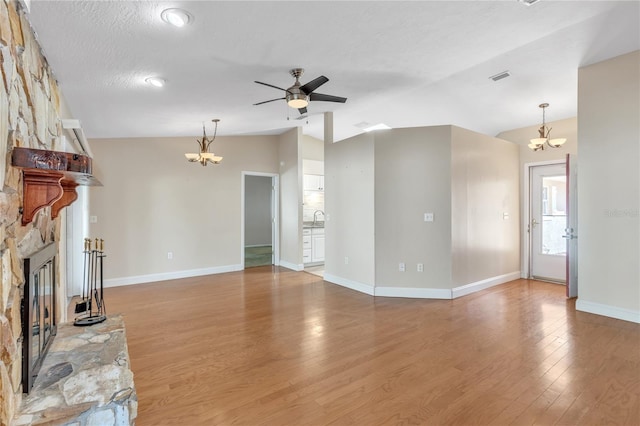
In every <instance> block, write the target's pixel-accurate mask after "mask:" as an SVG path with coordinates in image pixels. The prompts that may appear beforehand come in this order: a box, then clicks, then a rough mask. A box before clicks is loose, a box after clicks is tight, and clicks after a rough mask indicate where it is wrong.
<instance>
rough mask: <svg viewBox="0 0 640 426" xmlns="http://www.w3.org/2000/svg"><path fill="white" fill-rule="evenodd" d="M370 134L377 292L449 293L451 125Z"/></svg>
mask: <svg viewBox="0 0 640 426" xmlns="http://www.w3.org/2000/svg"><path fill="white" fill-rule="evenodd" d="M374 135H375V136H374V137H375V218H376V220H375V238H376V240H375V246H376V264H375V268H376V287H411V288H436V289H444V288H451V126H438V127H421V128H409V129H394V130H388V131H379V132H376V133H375V134H374ZM424 213H433V214H434V218H435V220H434V222H425V221H424ZM400 262H403V263H405V268H406V270H405V272H400V271H399V263H400ZM418 263H422V264H423V265H424V271H423V272H418V271H417V264H418Z"/></svg>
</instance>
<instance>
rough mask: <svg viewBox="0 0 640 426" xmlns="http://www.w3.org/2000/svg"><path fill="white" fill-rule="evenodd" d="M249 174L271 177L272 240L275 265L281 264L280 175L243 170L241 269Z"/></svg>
mask: <svg viewBox="0 0 640 426" xmlns="http://www.w3.org/2000/svg"><path fill="white" fill-rule="evenodd" d="M247 176H261V177H270V178H271V188H272V191H271V242H272V244H273V247H272V249H273V257H272V258H273V265H275V266H278V265H280V208H279V206H280V175H279V174H277V173H263V172H251V171H242V174H241V185H240V217H241V220H240V269H241V270H244V218H245V205H244V197H245V188H246V177H247Z"/></svg>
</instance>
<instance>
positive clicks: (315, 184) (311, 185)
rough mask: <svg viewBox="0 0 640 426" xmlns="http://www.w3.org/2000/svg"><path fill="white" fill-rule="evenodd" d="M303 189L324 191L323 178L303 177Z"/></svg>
mask: <svg viewBox="0 0 640 426" xmlns="http://www.w3.org/2000/svg"><path fill="white" fill-rule="evenodd" d="M303 187H304V190H305V191H324V176H322V175H304V176H303Z"/></svg>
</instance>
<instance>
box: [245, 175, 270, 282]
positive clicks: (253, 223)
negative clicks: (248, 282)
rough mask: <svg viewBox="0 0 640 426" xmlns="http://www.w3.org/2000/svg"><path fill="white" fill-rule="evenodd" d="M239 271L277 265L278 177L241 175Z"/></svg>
mask: <svg viewBox="0 0 640 426" xmlns="http://www.w3.org/2000/svg"><path fill="white" fill-rule="evenodd" d="M241 198H242V217H243V220H242V232H241V238H242V244H241V247H242V250H241V259H242V268H243V269H244V268H251V267H255V266H266V265H278V263H279V261H278V259H279V240H278V234H279V232H278V208H277V206H278V202H277V200H278V176H277V175H275V174H268V173H257V172H243V173H242V197H241Z"/></svg>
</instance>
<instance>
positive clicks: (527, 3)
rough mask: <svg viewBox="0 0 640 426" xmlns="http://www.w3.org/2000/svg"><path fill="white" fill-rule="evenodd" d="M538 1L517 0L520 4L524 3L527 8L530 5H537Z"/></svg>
mask: <svg viewBox="0 0 640 426" xmlns="http://www.w3.org/2000/svg"><path fill="white" fill-rule="evenodd" d="M539 1H540V0H518V2H520V3H524V4H526V5H527V6H531V5H532V4H535V3H538V2H539Z"/></svg>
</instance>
